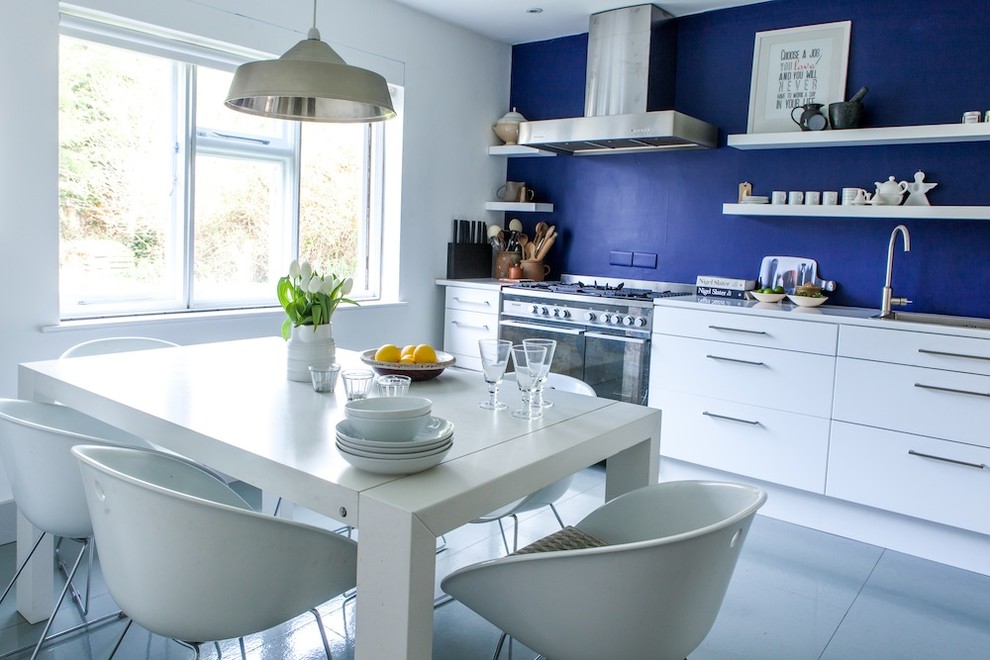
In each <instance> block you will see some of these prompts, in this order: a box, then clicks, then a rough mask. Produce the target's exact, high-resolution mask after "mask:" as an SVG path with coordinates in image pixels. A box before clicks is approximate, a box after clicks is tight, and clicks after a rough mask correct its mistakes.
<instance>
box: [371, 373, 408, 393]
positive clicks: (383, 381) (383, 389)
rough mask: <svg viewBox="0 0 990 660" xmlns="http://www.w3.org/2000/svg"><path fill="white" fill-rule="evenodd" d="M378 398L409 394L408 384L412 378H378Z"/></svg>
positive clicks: (389, 376) (396, 375)
mask: <svg viewBox="0 0 990 660" xmlns="http://www.w3.org/2000/svg"><path fill="white" fill-rule="evenodd" d="M376 381H377V383H378V396H406V395H408V394H409V384H410V383H411V382H412V378H410V377H409V376H402V375H398V374H390V375H386V376H379V377H378V378H377V379H376Z"/></svg>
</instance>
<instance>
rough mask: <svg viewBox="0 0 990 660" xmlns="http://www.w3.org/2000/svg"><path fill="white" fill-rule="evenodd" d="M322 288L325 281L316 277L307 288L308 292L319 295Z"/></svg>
mask: <svg viewBox="0 0 990 660" xmlns="http://www.w3.org/2000/svg"><path fill="white" fill-rule="evenodd" d="M322 286H323V280H322V279H321V278H319V277H314V278H313V279H311V280H310V281H309V286H307V287H306V290H307V291H309V292H310V293H319V292H320V288H321V287H322Z"/></svg>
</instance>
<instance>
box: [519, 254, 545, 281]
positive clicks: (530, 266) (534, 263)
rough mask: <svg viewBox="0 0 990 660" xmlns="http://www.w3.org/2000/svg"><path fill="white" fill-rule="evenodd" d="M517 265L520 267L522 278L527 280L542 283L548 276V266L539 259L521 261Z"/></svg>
mask: <svg viewBox="0 0 990 660" xmlns="http://www.w3.org/2000/svg"><path fill="white" fill-rule="evenodd" d="M519 265H520V266H522V276H523V277H524V278H526V279H527V280H533V281H534V282H542V281H543V279H544V278H545V277H546V276H547V275H549V274H550V266H547V265H546V264H544V263H543V262H542V261H540V260H539V259H523V260H522V261H521V262H520V264H519Z"/></svg>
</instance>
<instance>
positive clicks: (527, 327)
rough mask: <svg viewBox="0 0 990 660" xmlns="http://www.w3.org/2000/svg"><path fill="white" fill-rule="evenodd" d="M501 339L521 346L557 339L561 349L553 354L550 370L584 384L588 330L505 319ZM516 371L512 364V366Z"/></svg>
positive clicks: (499, 325) (501, 326)
mask: <svg viewBox="0 0 990 660" xmlns="http://www.w3.org/2000/svg"><path fill="white" fill-rule="evenodd" d="M498 338H499V339H508V340H509V341H511V342H512V343H513V344H521V343H522V341H523V339H553V340H554V341H556V342H557V347H556V348H555V349H554V352H553V363H552V364H551V365H550V370H551V371H553V372H555V373H559V374H565V375H567V376H573V377H574V378H579V379H581V380H584V379H585V378H584V353H585V341H584V330H583V329H581V328H568V327H563V326H559V325H551V324H547V323H540V322H532V323H531V322H526V321H516V320H511V319H502V320H501V321H499V322H498ZM509 371H512V364H511V363H510V364H509Z"/></svg>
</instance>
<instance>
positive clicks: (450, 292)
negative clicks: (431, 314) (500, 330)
mask: <svg viewBox="0 0 990 660" xmlns="http://www.w3.org/2000/svg"><path fill="white" fill-rule="evenodd" d="M499 296H500V292H499V291H498V290H494V291H485V290H483V289H468V288H466V287H456V286H448V287H447V292H446V303H445V304H444V307H446V308H447V309H460V310H464V311H467V312H479V313H482V314H498V312H499V309H498V303H499Z"/></svg>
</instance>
